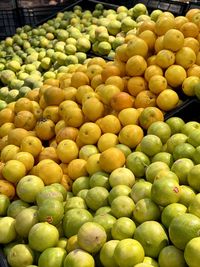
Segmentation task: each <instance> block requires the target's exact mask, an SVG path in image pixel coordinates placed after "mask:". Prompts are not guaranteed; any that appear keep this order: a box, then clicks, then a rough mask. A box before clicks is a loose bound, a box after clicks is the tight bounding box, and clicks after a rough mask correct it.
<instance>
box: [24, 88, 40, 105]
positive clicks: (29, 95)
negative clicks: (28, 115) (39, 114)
mask: <svg viewBox="0 0 200 267" xmlns="http://www.w3.org/2000/svg"><path fill="white" fill-rule="evenodd" d="M25 97H26V98H28V99H30V100H32V101H37V102H38V101H39V88H35V89H33V90H31V91H29V92H28V93H26V95H25Z"/></svg>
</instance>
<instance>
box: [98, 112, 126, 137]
mask: <svg viewBox="0 0 200 267" xmlns="http://www.w3.org/2000/svg"><path fill="white" fill-rule="evenodd" d="M97 124H98V125H99V127H100V128H101V130H102V132H103V133H113V134H118V133H119V131H120V130H121V124H120V121H119V119H118V118H117V117H116V116H114V115H106V116H104V117H103V118H101V119H99V121H98V123H97Z"/></svg>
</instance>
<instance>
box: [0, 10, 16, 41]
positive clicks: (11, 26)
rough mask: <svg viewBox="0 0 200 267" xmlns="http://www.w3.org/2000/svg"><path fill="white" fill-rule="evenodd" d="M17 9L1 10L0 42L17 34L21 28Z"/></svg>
mask: <svg viewBox="0 0 200 267" xmlns="http://www.w3.org/2000/svg"><path fill="white" fill-rule="evenodd" d="M18 18H19V16H18V10H17V9H10V10H0V40H2V39H5V38H6V37H8V36H12V35H13V34H15V30H16V28H17V27H19V26H20V24H19V19H18Z"/></svg>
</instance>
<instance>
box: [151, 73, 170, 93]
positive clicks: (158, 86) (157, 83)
mask: <svg viewBox="0 0 200 267" xmlns="http://www.w3.org/2000/svg"><path fill="white" fill-rule="evenodd" d="M148 86H149V90H150V91H151V92H152V93H153V94H159V93H160V92H162V91H163V90H165V89H167V80H166V78H165V77H163V76H162V75H154V76H152V77H151V79H150V80H149V84H148Z"/></svg>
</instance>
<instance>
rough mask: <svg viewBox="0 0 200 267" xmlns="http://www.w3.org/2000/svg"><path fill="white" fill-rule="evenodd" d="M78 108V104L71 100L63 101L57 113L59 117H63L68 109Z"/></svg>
mask: <svg viewBox="0 0 200 267" xmlns="http://www.w3.org/2000/svg"><path fill="white" fill-rule="evenodd" d="M71 107H72V108H78V104H77V103H76V102H75V101H73V100H65V101H63V102H62V103H61V104H60V105H59V107H58V112H59V115H60V116H61V117H63V116H64V115H65V114H66V113H67V109H68V108H71Z"/></svg>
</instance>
